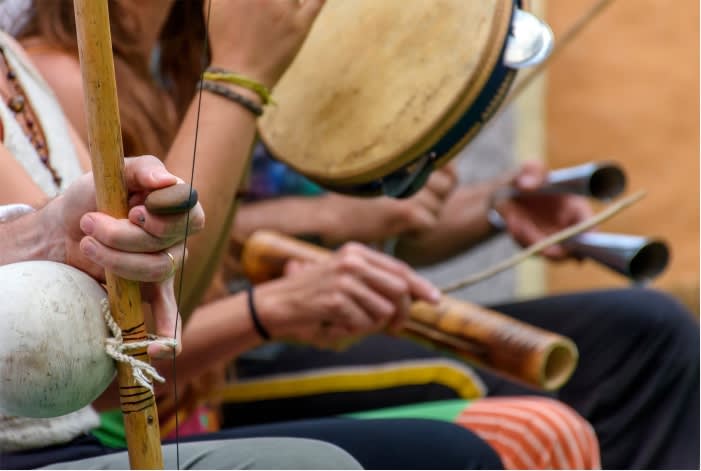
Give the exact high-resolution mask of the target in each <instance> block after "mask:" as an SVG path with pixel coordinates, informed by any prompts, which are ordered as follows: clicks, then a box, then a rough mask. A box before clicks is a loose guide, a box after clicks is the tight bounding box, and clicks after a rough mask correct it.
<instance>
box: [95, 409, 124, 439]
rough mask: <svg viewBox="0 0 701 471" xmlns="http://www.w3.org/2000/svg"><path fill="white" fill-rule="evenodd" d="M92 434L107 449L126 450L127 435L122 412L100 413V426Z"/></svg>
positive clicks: (115, 410)
mask: <svg viewBox="0 0 701 471" xmlns="http://www.w3.org/2000/svg"><path fill="white" fill-rule="evenodd" d="M92 434H93V435H94V436H95V438H97V439H98V440H99V442H100V443H102V445H104V446H106V447H108V448H126V447H127V435H126V432H125V430H124V420H123V419H122V411H120V410H119V409H114V410H111V411H107V412H101V413H100V426H99V427H98V428H96V429H94V430H93V431H92Z"/></svg>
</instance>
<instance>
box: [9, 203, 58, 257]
mask: <svg viewBox="0 0 701 471" xmlns="http://www.w3.org/2000/svg"><path fill="white" fill-rule="evenodd" d="M54 210H55V206H51V205H49V206H46V207H44V208H42V209H41V210H39V211H37V212H32V213H29V214H25V215H23V216H19V217H17V218H16V219H13V220H11V221H8V222H6V223H0V240H3V241H4V246H3V249H2V250H0V265H5V264H9V263H18V262H24V261H31V260H52V261H56V262H65V260H64V258H65V250H64V248H65V246H64V242H63V234H61V233H60V227H58V226H56V225H55V224H53V223H52V222H51V221H50V219H52V217H53V216H54V215H53V211H54Z"/></svg>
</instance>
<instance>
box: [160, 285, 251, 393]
mask: <svg viewBox="0 0 701 471" xmlns="http://www.w3.org/2000/svg"><path fill="white" fill-rule="evenodd" d="M246 296H247V295H246V294H245V293H240V294H238V295H233V296H228V297H226V298H224V299H222V300H219V301H215V302H212V303H209V304H206V305H203V306H201V307H199V308H197V309H196V310H195V312H194V313H193V314H192V317H191V318H190V320H189V321H188V322H187V324H186V325H185V328H184V329H183V335H182V346H183V351H182V353H181V354H180V355H179V356H178V358H177V360H176V362H177V368H176V371H177V375H178V378H177V381H178V384H185V382H186V381H188V380H190V379H192V378H194V377H197V376H198V375H199V374H201V373H202V372H203V368H205V369H206V368H209V367H212V366H215V365H219V364H222V363H226V362H229V361H231V360H232V359H234V358H236V357H237V356H238V355H240V354H241V353H243V352H245V351H248V350H251V349H253V348H255V347H257V346H258V345H260V344H261V343H262V339H261V338H260V336H259V335H258V333H257V332H256V331H255V329H254V327H253V322H252V321H251V317H250V315H249V314H248V305H247V298H246ZM155 365H156V367H157V368H158V369H159V371H160V372H161V373H162V374H164V375H165V377H166V380H167V382H166V385H164V386H162V388H168V384H172V380H173V372H172V370H173V368H172V361H160V362H156V363H155Z"/></svg>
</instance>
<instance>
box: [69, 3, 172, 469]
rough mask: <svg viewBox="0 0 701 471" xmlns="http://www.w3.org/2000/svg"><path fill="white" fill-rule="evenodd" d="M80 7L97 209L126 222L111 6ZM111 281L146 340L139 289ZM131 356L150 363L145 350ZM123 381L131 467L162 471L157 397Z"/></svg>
mask: <svg viewBox="0 0 701 471" xmlns="http://www.w3.org/2000/svg"><path fill="white" fill-rule="evenodd" d="M74 5H75V7H74V8H75V20H76V30H77V34H78V51H79V53H80V67H81V71H82V75H83V87H84V93H85V103H86V105H85V106H86V115H87V117H88V145H89V148H90V158H91V161H92V169H93V175H94V179H95V188H96V195H97V207H98V210H100V211H102V212H105V213H107V214H109V215H111V216H114V217H118V218H126V216H127V210H128V206H127V191H126V185H125V180H124V151H123V149H122V133H121V125H120V120H119V111H118V106H117V88H116V83H115V75H114V60H113V57H112V40H111V37H110V23H109V14H108V10H107V0H75V2H74ZM105 275H106V279H107V290H108V293H109V302H110V309H111V311H112V315H113V317H114V319H115V320H116V321H117V324H118V325H119V327H120V328H121V329H122V332H123V333H124V339H125V341H129V340H130V341H135V340H144V339H145V338H146V329H145V325H144V315H143V312H142V309H141V292H140V290H139V285H138V283H136V282H132V281H129V280H124V279H121V278H118V277H116V276H114V275H113V274H112V273H110V272H107V273H106V274H105ZM131 355H132V356H134V357H138V358H139V359H140V360H144V361H148V355H147V354H146V348H145V347H144V348H142V349H138V350H135V351H133V352H132V353H131ZM117 378H118V381H119V397H120V404H121V409H122V413H123V416H124V425H125V431H126V438H127V447H128V452H129V464H130V466H131V467H132V468H134V469H162V468H163V456H162V451H161V441H160V433H159V427H158V412H157V410H156V400H155V397H154V395H153V393H152V392H151V391H149V390H148V389H147V388H144V387H143V386H141V385H139V384H138V383H137V382H136V380H135V378H134V376H133V374H132V371H131V369H130V368H129V367H128V366H127V365H125V364H124V363H118V365H117Z"/></svg>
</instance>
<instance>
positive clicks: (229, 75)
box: [202, 67, 275, 105]
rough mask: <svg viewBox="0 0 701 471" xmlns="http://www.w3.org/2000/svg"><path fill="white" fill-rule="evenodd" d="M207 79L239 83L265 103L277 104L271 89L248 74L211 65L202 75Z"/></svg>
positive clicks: (233, 83)
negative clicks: (247, 75)
mask: <svg viewBox="0 0 701 471" xmlns="http://www.w3.org/2000/svg"><path fill="white" fill-rule="evenodd" d="M202 78H204V79H205V80H211V81H213V82H226V83H230V84H232V85H238V86H240V87H244V88H247V89H249V90H251V91H253V92H255V93H256V94H258V96H259V97H260V99H261V101H262V102H263V105H269V104H275V101H274V100H273V97H272V95H271V93H270V89H268V87H266V86H265V85H263V84H262V83H260V82H257V81H255V80H253V79H251V78H248V77H246V76H243V75H240V74H236V73H234V72H230V71H228V70H226V69H221V68H218V67H209V68H207V70H206V71H205V72H204V75H203V76H202Z"/></svg>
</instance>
